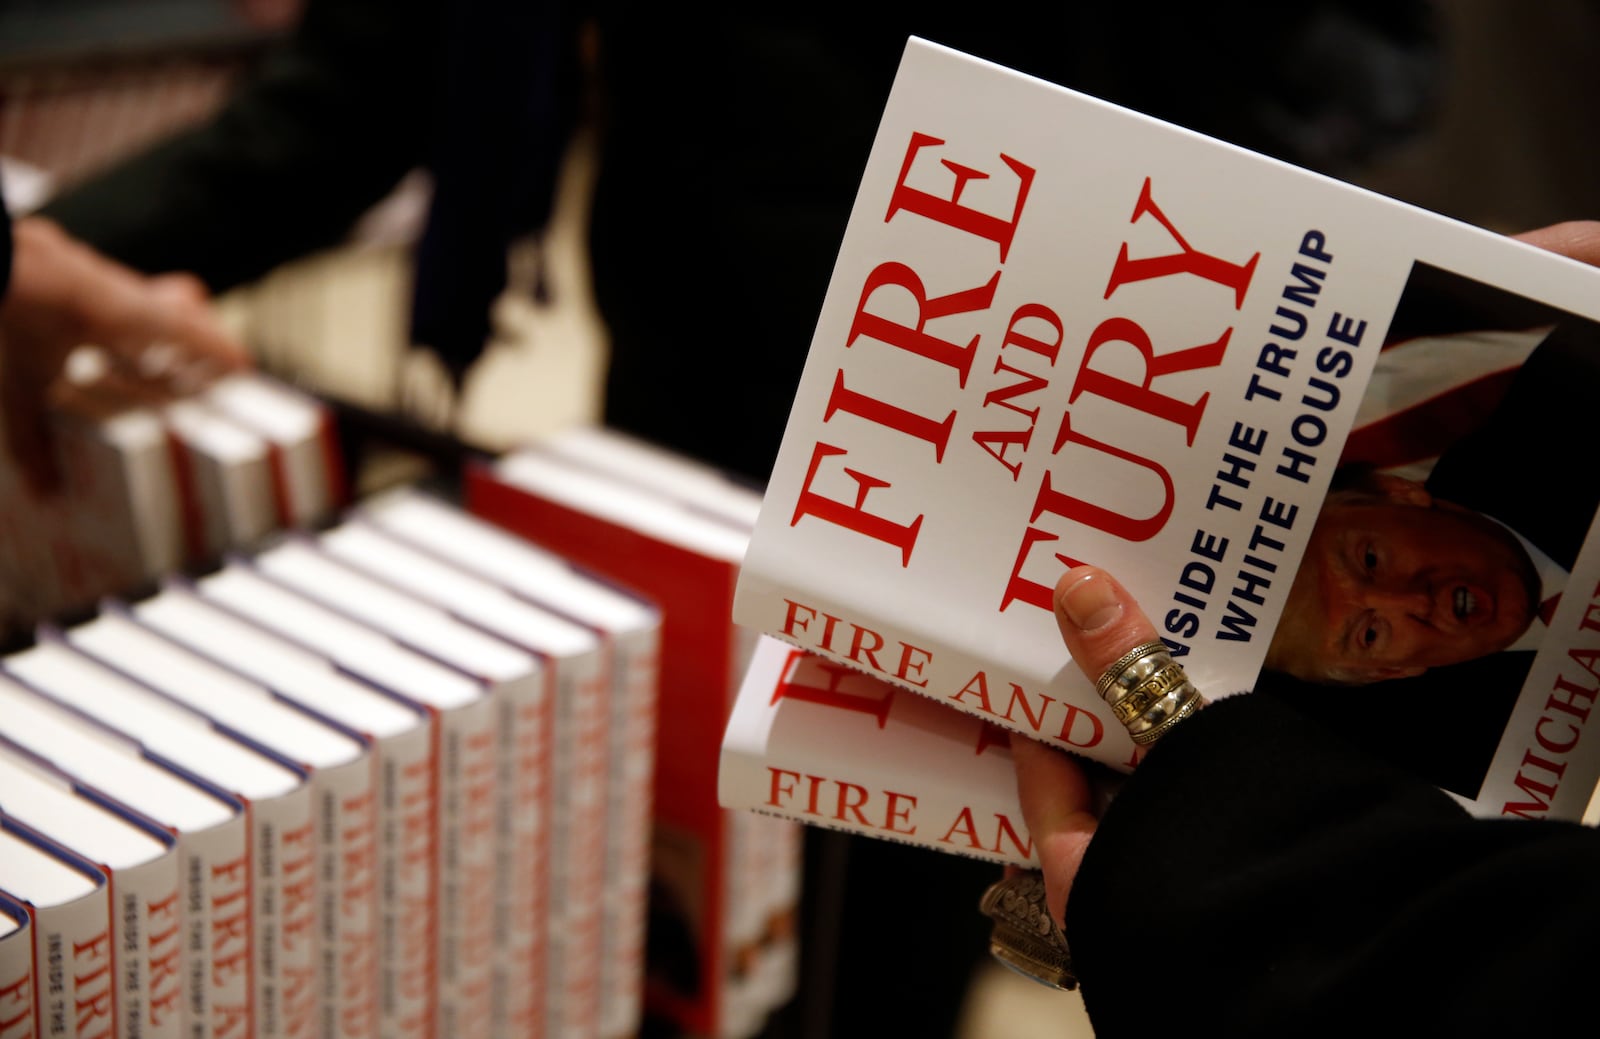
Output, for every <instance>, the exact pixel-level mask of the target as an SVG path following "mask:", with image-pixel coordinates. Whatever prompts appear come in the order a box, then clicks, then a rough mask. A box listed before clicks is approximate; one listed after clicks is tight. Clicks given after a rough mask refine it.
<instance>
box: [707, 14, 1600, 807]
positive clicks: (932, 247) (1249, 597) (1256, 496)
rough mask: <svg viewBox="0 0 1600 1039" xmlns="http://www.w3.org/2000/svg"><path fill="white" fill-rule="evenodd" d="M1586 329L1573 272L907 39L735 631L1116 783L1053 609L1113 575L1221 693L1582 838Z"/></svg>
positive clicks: (1420, 213)
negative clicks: (1070, 756)
mask: <svg viewBox="0 0 1600 1039" xmlns="http://www.w3.org/2000/svg"><path fill="white" fill-rule="evenodd" d="M1596 319H1600V271H1597V270H1595V269H1593V268H1590V267H1588V266H1585V265H1583V264H1580V263H1578V262H1576V261H1574V260H1570V259H1567V258H1564V257H1561V256H1558V255H1555V254H1553V253H1549V252H1545V251H1542V250H1539V249H1536V248H1534V247H1532V246H1530V245H1527V244H1525V243H1522V242H1517V241H1515V240H1512V239H1509V238H1506V237H1503V236H1501V235H1498V234H1494V233H1491V232H1489V231H1486V230H1483V229H1480V228H1476V227H1472V226H1469V225H1466V224H1462V223H1459V222H1456V221H1452V220H1449V219H1447V218H1444V217H1442V216H1439V215H1436V214H1433V213H1429V212H1426V211H1424V210H1420V209H1417V208H1414V207H1411V206H1407V205H1405V204H1402V203H1399V202H1396V201H1393V200H1391V199H1387V198H1384V197H1382V196H1379V195H1376V194H1374V193H1371V192H1368V191H1365V190H1363V189H1360V188H1357V187H1354V186H1351V185H1349V184H1345V183H1341V182H1338V181H1335V180H1332V179H1330V178H1327V177H1324V176H1321V175H1318V174H1314V173H1310V172H1307V171H1305V170H1302V169H1299V168H1296V167H1293V166H1290V165H1288V164H1285V163H1282V162H1278V161H1276V160H1272V159H1268V158H1265V157H1262V156H1260V155H1256V154H1253V153H1251V152H1248V151H1245V150H1243V149H1240V148H1237V147H1234V146H1231V145H1228V144H1224V143H1221V142H1219V141H1216V140H1213V139H1211V138H1208V137H1205V136H1203V135H1200V134H1196V133H1192V132H1190V131H1187V130H1184V129H1180V128H1178V127H1174V126H1171V125H1169V124H1165V123H1162V122H1159V121H1157V120H1154V119H1151V118H1147V117H1145V116H1142V115H1139V114H1136V113H1133V112H1130V111H1128V110H1125V109H1121V108H1118V107H1116V106H1113V105H1110V104H1107V103H1104V102H1102V101H1099V100H1096V99H1093V98H1090V97H1087V96H1084V95H1082V94H1079V93H1076V92H1074V91H1071V90H1068V89H1065V88H1062V87H1058V86H1055V85H1052V84H1049V83H1046V82H1043V81H1041V80H1037V79H1033V78H1030V77H1028V76H1025V75H1022V74H1019V73H1016V72H1014V71H1011V70H1008V69H1005V68H1002V67H999V66H995V65H992V64H989V63H986V62H984V61H981V60H978V59H976V58H973V57H970V56H968V55H965V54H962V53H959V52H956V51H952V50H949V49H947V48H944V47H941V46H939V45H936V44H932V43H928V42H925V41H922V40H917V39H913V40H912V41H911V42H910V43H909V45H908V47H907V49H906V52H905V56H904V59H903V62H902V64H901V67H900V71H899V74H898V78H897V79H896V82H895V85H894V88H893V91H892V93H891V95H890V98H889V102H888V105H887V108H886V110H885V113H884V116H883V120H882V122H881V124H880V127H879V132H878V136H877V139H876V141H875V144H874V146H873V150H872V153H871V156H870V158H869V160H868V163H867V166H866V169H865V172H864V174H863V177H862V182H861V187H860V191H859V194H858V196H857V200H856V204H855V208H854V211H853V213H852V215H851V219H850V222H849V225H848V228H847V230H846V234H845V239H844V241H843V244H842V246H841V249H840V252H839V256H838V261H837V264H836V266H835V269H834V273H833V278H832V281H831V283H830V286H829V289H828V292H827V296H826V299H825V300H824V302H823V306H822V311H821V315H820V318H819V321H818V324H817V328H816V331H815V336H814V339H813V341H812V346H811V352H810V355H809V357H808V360H807V363H806V368H805V371H804V374H803V376H802V379H801V382H800V384H799V387H798V390H797V393H796V397H795V402H794V406H793V410H792V412H791V415H790V418H789V424H788V427H787V431H786V434H785V437H784V440H783V444H782V447H781V450H780V453H779V456H778V460H777V463H776V465H775V467H774V470H773V473H772V477H771V479H770V481H769V482H768V485H767V489H766V493H765V497H764V501H763V505H762V509H761V514H760V517H759V520H758V522H757V525H756V529H755V533H754V535H753V537H752V538H751V540H750V543H749V547H748V551H747V552H746V554H745V557H744V562H743V566H742V568H741V572H740V577H739V583H738V589H737V593H736V599H735V603H734V618H735V620H736V621H738V622H739V623H741V624H744V625H747V626H749V627H751V628H754V629H756V630H758V631H761V632H763V633H767V634H770V635H774V636H777V637H778V638H781V639H783V640H785V641H787V642H790V643H792V644H794V645H796V646H798V647H800V648H802V649H805V650H808V651H811V652H814V653H816V654H818V655H820V656H822V657H825V658H828V659H830V660H833V661H836V662H839V663H843V664H847V665H849V666H852V667H854V668H857V669H860V670H864V671H866V672H868V673H870V674H873V675H876V676H877V677H879V678H881V679H883V680H886V681H889V682H892V683H895V684H897V685H899V686H901V687H903V688H906V689H909V690H913V691H915V692H918V693H921V694H923V695H925V696H928V697H931V698H933V699H935V700H937V701H938V702H940V703H943V704H946V705H948V706H950V707H952V708H955V709H958V710H962V711H967V712H969V713H972V714H975V715H978V716H980V717H982V718H983V719H984V720H986V721H989V722H992V723H994V724H996V725H998V726H1001V727H1004V728H1007V729H1010V730H1013V731H1016V732H1020V733H1023V734H1025V735H1028V736H1033V737H1036V738H1039V739H1042V740H1045V741H1047V742H1050V743H1052V744H1055V745H1057V746H1059V747H1062V748H1065V749H1067V750H1070V751H1073V752H1076V753H1079V754H1082V755H1085V756H1087V757H1089V758H1092V759H1095V760H1098V761H1100V762H1103V763H1105V764H1107V765H1109V766H1111V767H1113V768H1118V769H1128V768H1131V767H1133V765H1134V764H1135V762H1136V760H1137V758H1136V753H1135V747H1134V746H1133V744H1132V742H1131V741H1130V740H1129V738H1128V737H1127V735H1126V733H1125V731H1124V729H1123V727H1122V726H1121V725H1120V724H1119V723H1118V722H1117V721H1116V719H1115V718H1114V717H1113V716H1112V715H1111V712H1110V710H1109V709H1108V708H1107V706H1106V705H1105V704H1104V703H1103V702H1102V701H1101V700H1100V698H1099V697H1098V696H1097V695H1096V692H1095V689H1094V678H1095V677H1096V676H1085V675H1083V674H1082V673H1081V672H1080V671H1079V670H1078V669H1077V668H1076V666H1075V665H1073V664H1072V662H1071V661H1070V660H1069V659H1068V657H1067V655H1066V652H1065V650H1064V649H1063V648H1062V645H1061V640H1060V636H1059V634H1058V632H1057V629H1056V623H1055V620H1054V617H1053V615H1052V602H1051V595H1052V588H1053V586H1054V584H1055V582H1056V580H1057V578H1058V577H1059V576H1060V575H1061V574H1062V573H1063V572H1064V571H1065V570H1066V569H1067V568H1068V567H1070V566H1073V565H1076V564H1078V563H1092V564H1096V565H1099V566H1103V567H1105V568H1106V569H1108V570H1109V571H1111V572H1112V573H1114V574H1115V575H1116V576H1117V577H1118V579H1119V580H1121V581H1122V582H1123V583H1124V584H1125V585H1126V586H1127V587H1128V589H1129V590H1130V591H1131V592H1132V593H1133V594H1134V595H1135V596H1136V598H1137V599H1138V601H1139V602H1140V604H1141V605H1142V606H1143V608H1144V609H1145V611H1146V612H1147V613H1149V615H1150V616H1151V617H1152V619H1153V620H1154V621H1155V623H1156V625H1157V628H1158V630H1159V632H1160V634H1161V635H1162V637H1163V638H1164V639H1165V641H1166V642H1167V645H1168V646H1169V648H1170V649H1171V651H1172V653H1173V654H1174V656H1175V657H1176V658H1177V659H1178V660H1179V661H1180V662H1181V663H1182V664H1183V665H1184V667H1185V668H1186V670H1187V672H1188V674H1189V676H1190V678H1191V679H1192V680H1193V681H1194V683H1195V684H1196V686H1197V687H1198V688H1199V689H1200V690H1201V692H1202V693H1203V694H1204V695H1206V696H1207V697H1209V698H1212V699H1216V698H1219V697H1223V696H1227V695H1231V694H1233V693H1236V692H1239V691H1242V690H1250V689H1253V688H1254V689H1258V690H1263V691H1265V690H1267V689H1271V690H1272V691H1273V692H1274V693H1275V694H1277V695H1283V696H1286V697H1291V698H1293V699H1295V700H1296V701H1297V702H1299V703H1301V704H1302V705H1304V706H1305V708H1306V709H1307V710H1308V711H1313V712H1315V713H1317V714H1318V715H1320V716H1321V717H1324V718H1325V719H1326V720H1327V721H1328V722H1329V723H1330V724H1332V725H1335V726H1337V727H1339V728H1341V729H1343V730H1344V731H1345V732H1347V733H1348V734H1349V735H1351V736H1352V737H1353V738H1355V739H1357V740H1358V741H1361V742H1363V743H1365V744H1367V745H1368V746H1370V747H1371V748H1372V749H1373V750H1374V751H1375V752H1377V753H1380V754H1383V755H1386V756H1388V757H1390V758H1391V759H1393V760H1395V761H1397V762H1398V763H1400V764H1402V765H1405V766H1407V767H1411V768H1413V769H1414V770H1415V771H1417V772H1418V774H1420V775H1423V776H1425V777H1426V778H1428V779H1429V780H1430V781H1433V782H1435V783H1437V784H1438V785H1440V786H1441V787H1443V788H1444V789H1446V790H1448V791H1450V792H1451V793H1453V794H1454V795H1455V796H1456V797H1457V798H1458V799H1459V800H1460V801H1461V802H1462V803H1463V804H1465V805H1466V806H1467V807H1468V808H1469V809H1471V810H1472V811H1474V812H1476V813H1478V814H1482V815H1494V816H1498V815H1508V816H1519V817H1540V816H1559V817H1568V818H1577V817H1579V816H1581V814H1582V812H1583V810H1584V807H1585V806H1586V804H1587V803H1588V801H1589V797H1590V794H1591V792H1592V791H1593V789H1594V786H1595V780H1596V776H1597V774H1600V753H1597V752H1596V750H1597V748H1600V736H1597V735H1591V734H1588V733H1587V732H1586V725H1587V722H1588V720H1589V718H1590V712H1591V709H1592V707H1593V705H1594V698H1595V695H1596V692H1597V684H1600V683H1597V675H1600V623H1596V621H1595V618H1596V617H1597V616H1600V611H1597V608H1596V602H1595V598H1596V596H1595V593H1594V592H1593V589H1595V588H1597V587H1600V540H1596V539H1592V538H1590V537H1589V536H1588V535H1589V530H1590V525H1591V521H1592V519H1593V517H1594V514H1595V506H1596V494H1597V491H1600V488H1597V487H1596V486H1594V484H1595V481H1593V480H1585V479H1584V471H1585V470H1586V469H1587V468H1588V467H1586V466H1583V465H1573V464H1571V462H1570V460H1569V459H1570V454H1569V452H1570V449H1571V447H1572V445H1578V444H1582V443H1584V442H1586V441H1585V438H1584V436H1583V430H1582V429H1581V428H1580V427H1578V426H1577V425H1576V424H1575V423H1576V422H1577V421H1579V417H1580V416H1582V415H1584V414H1586V413H1587V411H1588V410H1589V406H1588V405H1587V404H1586V403H1585V402H1586V401H1592V399H1593V395H1594V392H1595V391H1596V388H1597V385H1600V384H1597V382H1596V379H1597V378H1600V368H1597V361H1596V360H1595V358H1596V356H1597V353H1596V347H1597V346H1600V343H1596V342H1591V341H1592V340H1596V339H1600V325H1597V324H1596ZM1569 426H1570V427H1571V428H1570V429H1569V428H1567V427H1569ZM1563 588H1565V589H1567V590H1569V592H1570V594H1566V595H1560V594H1559V593H1560V592H1561V590H1562V589H1563ZM1397 704H1409V705H1411V706H1410V707H1407V708H1397V707H1396V705H1397ZM1440 704H1448V705H1450V706H1449V709H1448V710H1443V709H1441V710H1434V709H1428V710H1427V712H1426V718H1427V722H1426V729H1427V731H1426V732H1420V731H1419V729H1418V727H1417V726H1418V724H1419V719H1420V717H1421V716H1419V715H1417V714H1416V713H1415V712H1414V709H1415V708H1416V707H1417V706H1419V705H1440Z"/></svg>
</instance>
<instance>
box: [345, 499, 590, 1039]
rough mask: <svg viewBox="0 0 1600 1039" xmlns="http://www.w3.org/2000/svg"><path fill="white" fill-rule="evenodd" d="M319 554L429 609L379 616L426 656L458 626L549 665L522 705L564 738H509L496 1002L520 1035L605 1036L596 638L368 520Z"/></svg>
mask: <svg viewBox="0 0 1600 1039" xmlns="http://www.w3.org/2000/svg"><path fill="white" fill-rule="evenodd" d="M314 543H315V545H316V546H317V548H318V550H319V551H320V552H321V553H324V554H325V555H326V557H328V558H331V559H333V560H337V561H338V564H339V565H340V566H341V567H350V568H352V569H353V570H354V571H359V572H360V573H361V574H363V575H364V576H365V577H366V578H368V579H371V580H374V581H378V582H381V583H384V584H387V585H389V586H391V588H392V589H394V590H398V591H401V592H403V593H405V594H406V595H408V596H410V597H412V598H413V599H414V600H415V601H416V602H418V603H421V604H424V605H425V607H426V612H422V611H413V610H408V609H405V608H401V609H399V610H397V609H396V608H395V604H394V602H393V601H392V600H391V601H390V602H389V603H387V604H386V603H385V602H383V601H377V602H373V603H372V606H371V608H373V609H376V610H378V611H380V613H381V615H383V616H385V617H387V618H390V620H391V622H392V623H398V622H400V621H401V618H400V614H403V613H409V614H410V615H411V616H412V617H413V618H414V621H413V623H417V624H420V625H421V627H420V628H419V629H417V632H416V635H415V636H414V637H415V638H416V639H417V644H418V645H421V646H425V647H426V646H428V645H431V644H432V643H431V642H425V641H423V638H424V637H425V636H424V634H423V633H424V632H435V633H436V632H439V631H441V630H443V629H445V628H448V627H449V625H450V623H451V622H453V621H459V622H461V623H463V624H466V625H468V626H470V627H471V628H475V629H477V630H481V631H484V632H487V633H489V634H490V635H493V636H496V637H498V638H500V639H502V640H504V641H505V642H506V643H507V644H509V645H511V646H515V647H519V648H521V649H523V650H526V651H528V652H530V653H532V654H534V655H535V656H536V657H537V658H538V659H539V660H540V661H541V662H542V665H543V666H542V670H543V673H544V684H545V692H544V695H543V697H542V702H541V701H534V700H531V699H530V700H529V701H528V702H527V706H528V707H530V708H532V707H536V706H537V707H542V709H543V714H542V716H541V717H540V718H539V719H537V722H536V724H537V725H538V726H539V730H538V731H539V732H542V733H546V734H557V733H559V734H560V736H561V738H560V739H555V738H553V737H552V736H546V738H545V739H544V740H531V741H525V742H519V740H518V737H519V736H520V735H521V733H519V731H518V726H516V725H515V724H514V723H512V724H507V725H505V726H503V727H502V743H501V747H500V752H501V762H500V769H501V784H502V791H504V792H508V793H503V795H502V797H501V811H500V829H501V831H502V841H503V842H504V844H505V847H506V848H507V849H509V854H504V855H502V857H501V858H502V866H501V872H502V873H503V874H504V875H503V876H502V877H501V878H500V880H499V881H498V884H497V887H498V888H499V891H500V899H501V902H502V906H501V909H500V913H499V916H500V919H501V924H502V930H503V931H505V932H506V935H505V940H504V941H503V942H502V943H501V944H502V946H507V947H505V948H503V950H502V952H501V955H500V958H499V961H498V963H499V965H500V966H501V967H503V968H504V970H501V969H498V968H497V977H496V999H497V1002H498V1003H501V1004H504V1009H503V1010H502V1013H501V1017H502V1018H503V1019H506V1020H508V1021H509V1022H510V1023H511V1024H512V1026H513V1028H514V1030H526V1029H527V1028H529V1027H535V1028H537V1027H538V1026H537V1025H533V1024H532V1022H534V1021H538V1022H543V1023H544V1025H543V1026H544V1027H545V1028H546V1029H547V1030H548V1032H549V1034H552V1035H565V1034H571V1035H588V1034H610V1033H608V1032H606V1031H605V1030H604V1028H603V1027H602V1025H601V1024H600V1023H599V1015H600V1013H601V1011H602V1008H603V1007H605V1006H607V998H608V997H615V996H618V995H620V994H618V993H608V992H606V991H605V990H604V988H603V985H602V978H603V964H604V963H605V962H606V960H607V951H608V950H607V948H606V943H607V939H608V937H609V936H610V932H609V931H608V929H607V926H606V925H607V923H608V921H607V920H606V919H605V918H604V904H605V902H606V901H607V900H608V899H609V898H613V897H615V896H616V893H615V892H611V891H607V890H606V888H605V880H606V836H607V829H608V812H607V809H608V807H609V804H610V797H609V790H608V789H607V782H608V780H609V774H610V767H609V766H610V762H609V761H608V759H607V751H608V735H609V728H610V722H611V694H612V687H611V683H610V675H609V672H608V671H607V666H606V665H607V661H606V657H605V655H604V653H603V652H602V650H603V645H602V642H601V639H600V637H599V635H597V634H596V633H595V632H593V631H591V630H590V629H588V628H585V627H582V626H580V625H578V624H575V623H573V622H572V621H570V620H567V619H565V618H563V617H560V616H558V615H556V614H554V613H552V612H550V611H549V610H545V609H542V608H540V607H538V606H535V605H533V604H532V603H529V602H527V601H525V600H521V599H517V598H515V597H514V596H511V595H509V594H508V593H507V592H505V591H504V590H503V589H502V588H500V587H499V586H498V585H495V584H493V583H491V582H489V581H486V580H484V579H482V578H480V577H477V576H476V575H474V574H472V573H471V572H469V571H466V570H463V569H461V568H460V567H458V566H456V565H455V564H453V563H450V562H447V561H445V560H442V559H439V558H437V557H435V556H431V555H429V554H427V553H426V552H424V551H422V550H421V549H418V548H415V547H413V546H412V545H410V544H407V543H406V542H404V541H401V540H399V539H398V538H396V537H394V536H393V535H391V534H387V533H385V532H384V531H383V530H382V529H381V528H379V527H376V526H373V525H371V524H367V523H363V522H361V521H360V520H347V521H346V522H344V523H342V524H340V525H338V526H336V527H333V528H330V529H328V530H325V531H323V532H321V533H320V534H318V535H317V536H316V538H315V542H314ZM435 611H442V612H443V614H444V615H445V617H444V618H441V617H440V616H438V614H437V613H436V612H435ZM446 618H448V620H447V619H446ZM441 621H444V623H442V624H441ZM411 628H412V625H411V624H407V625H406V630H411ZM396 630H397V631H398V630H400V629H399V628H398V627H397V628H396ZM439 648H440V649H441V650H442V649H444V648H445V647H443V646H440V647H439ZM444 659H452V658H450V657H445V658H444ZM457 659H458V663H459V664H460V666H466V665H467V664H468V661H467V660H466V659H465V658H457ZM514 706H515V704H514V703H508V704H507V705H506V707H505V708H504V710H505V711H507V712H508V713H509V712H510V711H511V710H512V709H513V708H514ZM508 720H509V719H508ZM532 809H537V810H532ZM530 882H531V890H530V889H529V888H530ZM613 922H614V921H613ZM501 973H504V974H505V976H504V977H501V976H500V974H501ZM530 977H531V978H533V979H534V983H533V984H532V985H530V984H529V983H528V979H529V978H530ZM519 989H521V991H519Z"/></svg>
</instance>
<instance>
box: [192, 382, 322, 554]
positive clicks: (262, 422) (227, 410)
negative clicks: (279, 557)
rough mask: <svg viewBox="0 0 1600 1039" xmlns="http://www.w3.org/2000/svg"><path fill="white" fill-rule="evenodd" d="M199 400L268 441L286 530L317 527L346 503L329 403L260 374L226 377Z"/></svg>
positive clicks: (277, 499)
mask: <svg viewBox="0 0 1600 1039" xmlns="http://www.w3.org/2000/svg"><path fill="white" fill-rule="evenodd" d="M201 397H202V399H204V400H205V401H206V402H207V403H209V404H211V405H212V406H213V407H215V408H216V409H217V410H218V411H220V412H222V413H223V414H225V415H227V416H228V417H229V418H232V419H233V420H234V421H236V422H238V423H239V424H241V425H243V426H245V427H246V428H248V429H250V430H252V431H254V432H255V433H257V434H259V435H260V436H261V437H263V438H265V440H266V442H267V447H268V462H269V464H270V465H271V467H272V472H273V490H274V493H275V499H276V501H277V505H278V514H279V520H280V523H281V524H282V525H283V526H293V527H305V526H311V525H314V524H316V523H318V522H320V521H322V520H323V519H325V518H327V517H328V516H329V515H331V514H332V513H333V511H334V510H335V509H336V508H337V507H338V506H339V505H340V504H342V502H343V501H344V495H345V487H344V484H345V475H344V467H343V464H342V460H341V457H340V454H339V446H338V443H337V440H336V438H335V433H334V426H333V415H332V412H331V411H330V410H329V408H328V406H327V405H326V404H324V403H323V402H322V401H320V400H318V399H316V398H315V397H313V396H311V395H310V394H308V393H304V392H302V391H300V390H297V389H295V388H294V387H292V386H290V385H289V384H287V383H285V382H283V381H281V380H279V379H276V378H273V377H271V376H268V375H266V374H264V373H262V372H258V371H243V372H234V373H230V374H228V375H225V376H223V377H222V378H220V379H218V380H217V381H216V382H214V383H212V384H211V385H209V386H207V387H206V388H205V389H204V390H202V391H201Z"/></svg>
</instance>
